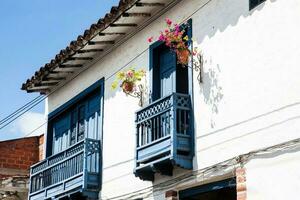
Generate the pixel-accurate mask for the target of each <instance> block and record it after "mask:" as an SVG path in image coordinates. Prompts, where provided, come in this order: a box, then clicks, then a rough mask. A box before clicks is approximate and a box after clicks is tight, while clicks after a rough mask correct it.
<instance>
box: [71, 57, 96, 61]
mask: <svg viewBox="0 0 300 200" xmlns="http://www.w3.org/2000/svg"><path fill="white" fill-rule="evenodd" d="M67 60H93V58H92V57H70V58H67Z"/></svg>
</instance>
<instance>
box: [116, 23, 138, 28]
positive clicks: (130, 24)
mask: <svg viewBox="0 0 300 200" xmlns="http://www.w3.org/2000/svg"><path fill="white" fill-rule="evenodd" d="M110 26H111V27H126V26H127V27H136V26H137V24H134V23H114V24H111V25H110Z"/></svg>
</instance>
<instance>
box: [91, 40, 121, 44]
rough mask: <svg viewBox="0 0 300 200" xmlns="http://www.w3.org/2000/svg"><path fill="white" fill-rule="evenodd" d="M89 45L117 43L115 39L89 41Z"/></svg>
mask: <svg viewBox="0 0 300 200" xmlns="http://www.w3.org/2000/svg"><path fill="white" fill-rule="evenodd" d="M88 44H89V45H98V44H115V41H113V40H112V41H89V43H88Z"/></svg>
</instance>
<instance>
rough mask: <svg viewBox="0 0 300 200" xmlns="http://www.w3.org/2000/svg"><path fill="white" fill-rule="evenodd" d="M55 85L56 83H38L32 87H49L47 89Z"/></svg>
mask: <svg viewBox="0 0 300 200" xmlns="http://www.w3.org/2000/svg"><path fill="white" fill-rule="evenodd" d="M57 83H58V82H52V83H49V82H40V83H36V84H34V86H33V87H42V86H49V87H51V86H54V85H56V84H57Z"/></svg>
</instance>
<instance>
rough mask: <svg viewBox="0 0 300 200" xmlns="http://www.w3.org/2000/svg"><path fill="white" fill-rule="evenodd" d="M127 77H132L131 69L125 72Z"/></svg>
mask: <svg viewBox="0 0 300 200" xmlns="http://www.w3.org/2000/svg"><path fill="white" fill-rule="evenodd" d="M126 75H127V77H129V78H132V77H133V71H132V70H129V71H127V72H126Z"/></svg>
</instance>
